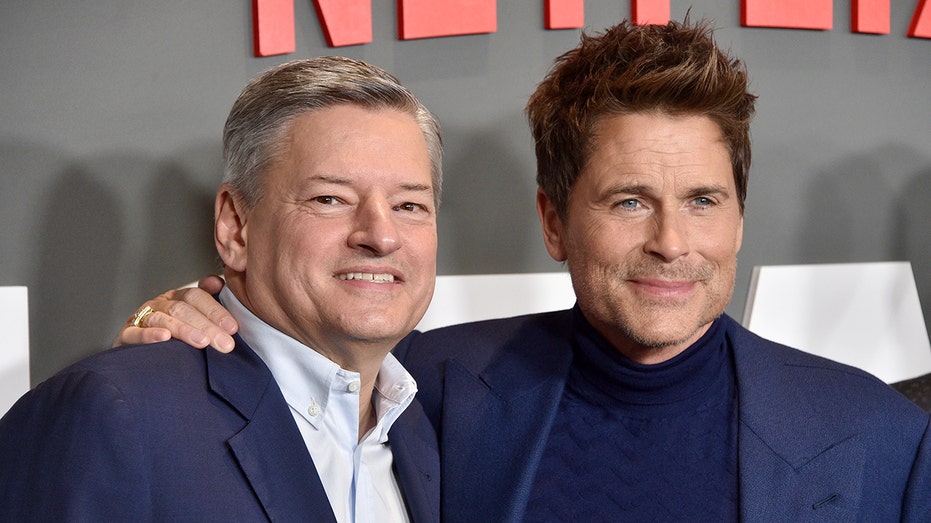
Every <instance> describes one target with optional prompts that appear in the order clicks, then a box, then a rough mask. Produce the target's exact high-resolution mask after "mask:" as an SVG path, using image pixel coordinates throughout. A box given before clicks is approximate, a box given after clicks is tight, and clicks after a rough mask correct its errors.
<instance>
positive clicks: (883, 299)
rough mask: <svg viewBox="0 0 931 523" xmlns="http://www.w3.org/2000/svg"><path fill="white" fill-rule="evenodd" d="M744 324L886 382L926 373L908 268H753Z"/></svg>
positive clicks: (928, 362) (930, 352)
mask: <svg viewBox="0 0 931 523" xmlns="http://www.w3.org/2000/svg"><path fill="white" fill-rule="evenodd" d="M743 324H744V326H745V327H747V328H748V329H750V330H751V331H753V332H755V333H756V334H759V335H760V336H763V337H764V338H768V339H771V340H773V341H778V342H780V343H784V344H786V345H789V346H792V347H795V348H798V349H802V350H804V351H807V352H811V353H813V354H817V355H819V356H824V357H826V358H830V359H832V360H835V361H839V362H841V363H846V364H848V365H852V366H854V367H859V368H861V369H863V370H866V371H868V372H870V373H872V374H874V375H875V376H877V377H878V378H880V379H882V380H883V381H885V382H887V383H894V382H897V381H902V380H906V379H910V378H914V377H917V376H920V375H923V374H926V373H928V372H931V344H929V341H928V331H927V328H926V326H925V322H924V318H923V316H922V313H921V305H920V303H919V300H918V291H917V288H916V286H915V278H914V276H913V274H912V268H911V264H910V263H908V262H880V263H842V264H816V265H783V266H757V267H755V268H754V269H753V276H752V278H751V282H750V291H749V293H748V296H747V305H746V308H745V310H744V318H743Z"/></svg>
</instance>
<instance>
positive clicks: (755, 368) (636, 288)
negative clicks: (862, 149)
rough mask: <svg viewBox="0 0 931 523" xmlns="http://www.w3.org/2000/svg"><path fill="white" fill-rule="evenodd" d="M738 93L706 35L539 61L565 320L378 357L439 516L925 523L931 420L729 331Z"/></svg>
mask: <svg viewBox="0 0 931 523" xmlns="http://www.w3.org/2000/svg"><path fill="white" fill-rule="evenodd" d="M754 100H755V97H754V96H753V95H751V94H750V93H749V92H748V80H747V74H746V72H745V69H744V67H743V65H742V64H741V63H740V62H739V61H738V60H736V59H734V58H732V57H729V56H728V55H727V54H725V53H723V52H722V51H721V50H720V49H718V48H717V47H716V46H715V44H714V41H713V39H712V34H711V31H710V29H709V28H708V26H707V25H706V24H695V25H692V24H689V23H688V22H686V23H684V24H679V23H675V22H673V23H670V24H668V25H665V26H644V27H633V26H630V25H628V24H626V23H622V24H619V25H617V26H615V27H612V28H610V29H609V30H607V31H606V32H604V33H603V34H600V35H597V36H583V38H582V42H581V44H580V45H579V46H578V47H577V48H576V49H573V50H572V51H569V52H568V53H566V54H564V55H563V56H561V57H560V58H559V59H558V60H557V61H556V64H555V66H554V67H553V69H552V70H551V71H550V73H549V74H548V76H547V77H546V78H545V79H544V81H543V82H542V83H541V84H540V86H539V87H538V88H537V90H536V92H535V93H534V94H533V96H532V97H531V99H530V102H529V104H528V107H527V113H528V115H529V118H530V124H531V129H532V131H533V135H534V139H535V142H536V153H537V164H538V171H537V182H538V186H539V189H538V192H537V213H538V216H539V218H540V222H541V225H542V229H543V239H544V242H545V244H546V248H547V250H548V251H549V253H550V255H551V256H552V257H553V258H554V259H556V260H558V261H562V262H565V263H566V264H567V266H568V269H569V273H570V275H571V277H572V283H573V287H574V289H575V292H576V295H577V298H578V302H577V305H576V306H575V307H574V308H573V309H570V310H565V311H558V312H551V313H545V314H536V315H529V316H522V317H517V318H509V319H501V320H492V321H484V322H478V323H472V324H466V325H460V326H453V327H448V328H443V329H438V330H435V331H431V332H426V333H414V334H412V335H411V336H409V337H408V338H406V339H405V340H404V341H403V342H402V343H401V344H400V345H399V346H398V347H397V348H396V349H395V354H396V355H397V356H398V358H399V359H400V360H401V361H403V362H404V364H405V366H407V368H409V369H410V371H411V372H412V374H413V375H414V376H415V377H416V378H417V381H418V383H419V384H420V392H419V393H418V398H420V400H421V402H422V403H423V405H424V409H425V411H426V412H427V415H428V417H429V418H430V419H431V421H432V423H433V424H434V426H435V427H436V429H437V433H438V436H439V438H440V447H441V464H442V467H443V468H442V478H443V482H442V507H443V517H444V519H445V520H446V521H463V522H466V521H495V522H502V521H507V522H519V521H617V520H625V521H735V520H741V521H803V520H814V519H817V520H825V521H851V520H863V521H899V520H905V521H917V520H927V519H928V517H929V514H931V435H929V416H928V414H927V413H924V412H922V411H921V410H920V409H918V408H917V407H916V406H914V405H913V404H911V403H910V402H908V401H907V400H906V399H905V398H903V397H902V396H901V395H899V394H898V393H896V392H895V391H893V390H892V389H891V388H889V387H888V386H886V385H885V384H883V383H882V382H880V381H879V380H878V379H876V378H874V377H872V376H870V375H868V374H866V373H864V372H861V371H859V370H857V369H853V368H850V367H847V366H844V365H841V364H838V363H835V362H832V361H828V360H825V359H822V358H818V357H815V356H812V355H810V354H807V353H803V352H800V351H797V350H794V349H791V348H788V347H784V346H781V345H778V344H775V343H773V342H770V341H767V340H764V339H762V338H759V337H757V336H755V335H754V334H752V333H750V332H749V331H747V330H745V329H744V328H742V327H741V326H740V325H739V324H738V323H737V322H735V321H734V320H732V319H731V318H729V317H728V316H727V315H726V314H724V310H725V306H726V305H727V303H728V301H729V300H730V298H731V294H732V292H733V287H734V278H735V267H736V259H737V252H738V251H739V249H740V246H741V239H742V234H743V211H744V200H745V198H746V192H747V174H748V170H749V167H750V139H749V123H750V120H751V118H752V116H753V112H754ZM179 296H180V297H182V298H185V299H189V298H190V296H191V295H187V296H185V295H176V294H172V293H169V294H167V295H163V297H162V298H161V299H159V300H156V301H155V302H152V303H153V306H155V307H157V308H159V309H160V310H162V311H164V310H167V309H166V308H165V307H166V306H167V305H168V304H167V303H166V302H167V301H170V299H171V298H176V297H179ZM179 311H181V312H180V313H179V315H182V316H186V320H185V321H186V322H188V323H189V324H190V326H193V327H195V328H203V329H204V332H205V333H207V335H208V337H211V338H215V339H219V338H222V335H221V334H220V333H219V332H218V330H217V329H216V328H215V327H209V326H208V327H205V326H204V325H205V323H204V322H205V320H204V319H203V318H201V317H199V316H198V315H197V314H192V311H191V309H190V308H188V307H180V308H179ZM207 312H208V313H209V314H213V315H214V316H215V317H218V316H217V314H218V313H217V311H216V310H209V311H207ZM169 321H172V322H178V321H179V320H177V319H175V320H168V319H167V317H165V316H161V317H159V318H158V319H157V321H156V322H155V323H154V324H152V325H157V326H162V327H172V331H173V332H177V328H174V327H176V325H177V324H173V323H169ZM165 334H166V333H165V332H161V333H160V334H159V335H165ZM142 335H144V333H143V332H140V331H137V330H133V329H130V330H127V331H124V339H134V338H138V337H139V336H142ZM152 335H154V333H153V334H152Z"/></svg>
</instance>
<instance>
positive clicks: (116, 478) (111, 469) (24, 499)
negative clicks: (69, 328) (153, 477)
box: [0, 370, 151, 521]
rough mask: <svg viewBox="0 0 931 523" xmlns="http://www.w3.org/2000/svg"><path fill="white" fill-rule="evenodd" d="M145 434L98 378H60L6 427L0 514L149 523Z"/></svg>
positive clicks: (17, 408) (12, 414)
mask: <svg viewBox="0 0 931 523" xmlns="http://www.w3.org/2000/svg"><path fill="white" fill-rule="evenodd" d="M142 433H143V431H140V430H139V425H138V423H137V421H136V420H135V419H134V418H133V413H132V409H131V405H130V404H129V402H128V401H126V399H125V398H124V397H123V395H122V394H121V392H120V391H119V390H118V389H117V387H115V386H114V385H112V384H110V383H109V382H108V381H107V380H106V379H104V378H103V377H102V376H100V375H99V374H96V373H94V372H89V371H82V370H75V371H69V372H66V373H63V374H59V375H57V376H55V377H53V378H51V379H50V380H48V381H46V382H44V383H42V384H41V385H39V386H38V387H37V388H36V389H34V390H32V391H30V392H29V393H27V394H26V395H25V396H23V398H21V399H20V400H19V401H18V402H17V403H16V404H15V405H14V406H13V407H12V408H11V410H10V411H9V412H8V413H7V414H6V415H5V416H4V417H3V418H2V419H0V471H2V472H0V514H3V518H4V519H5V520H7V521H143V520H147V519H150V517H151V514H150V510H149V507H150V506H151V503H150V498H149V494H148V490H149V489H148V485H147V481H148V475H147V474H146V473H145V465H144V462H145V453H144V448H145V447H144V441H143V439H142Z"/></svg>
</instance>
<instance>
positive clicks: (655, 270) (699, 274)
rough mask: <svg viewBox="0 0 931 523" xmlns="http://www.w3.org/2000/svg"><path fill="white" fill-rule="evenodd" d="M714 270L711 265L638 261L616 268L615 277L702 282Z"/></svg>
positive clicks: (712, 274)
mask: <svg viewBox="0 0 931 523" xmlns="http://www.w3.org/2000/svg"><path fill="white" fill-rule="evenodd" d="M714 272H715V268H714V265H713V264H711V263H701V264H699V265H689V264H686V263H675V264H671V265H668V264H662V263H655V262H650V261H640V262H636V263H632V264H627V265H624V266H621V267H618V268H617V271H616V273H617V275H618V276H619V277H621V278H622V279H625V280H650V279H657V280H677V281H704V280H708V279H711V278H712V277H713V276H714Z"/></svg>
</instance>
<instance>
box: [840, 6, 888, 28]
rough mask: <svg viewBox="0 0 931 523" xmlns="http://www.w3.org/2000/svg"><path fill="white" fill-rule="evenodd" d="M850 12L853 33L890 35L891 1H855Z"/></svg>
mask: <svg viewBox="0 0 931 523" xmlns="http://www.w3.org/2000/svg"><path fill="white" fill-rule="evenodd" d="M850 11H851V12H850V28H851V29H852V30H853V32H855V33H870V34H877V35H887V34H889V24H890V21H889V18H890V15H889V0H853V1H852V2H851V3H850Z"/></svg>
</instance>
